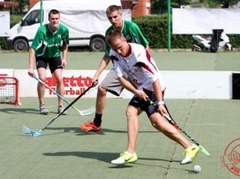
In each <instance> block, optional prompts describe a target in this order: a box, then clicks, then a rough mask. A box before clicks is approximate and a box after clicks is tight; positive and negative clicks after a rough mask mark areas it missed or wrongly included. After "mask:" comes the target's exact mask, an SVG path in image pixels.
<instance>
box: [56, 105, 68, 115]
mask: <svg viewBox="0 0 240 179" xmlns="http://www.w3.org/2000/svg"><path fill="white" fill-rule="evenodd" d="M63 110H64V107H63V106H58V112H57V113H58V114H60V113H61V112H63ZM66 114H67V113H66V111H64V113H63V115H66Z"/></svg>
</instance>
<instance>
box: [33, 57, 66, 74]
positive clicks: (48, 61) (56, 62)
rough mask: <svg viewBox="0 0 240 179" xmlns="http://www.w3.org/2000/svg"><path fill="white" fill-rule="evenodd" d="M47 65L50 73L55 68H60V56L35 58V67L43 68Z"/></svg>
mask: <svg viewBox="0 0 240 179" xmlns="http://www.w3.org/2000/svg"><path fill="white" fill-rule="evenodd" d="M47 65H49V68H50V71H51V73H53V72H54V71H55V70H56V69H59V68H62V60H61V57H55V58H43V57H37V58H36V66H37V68H45V69H46V68H47Z"/></svg>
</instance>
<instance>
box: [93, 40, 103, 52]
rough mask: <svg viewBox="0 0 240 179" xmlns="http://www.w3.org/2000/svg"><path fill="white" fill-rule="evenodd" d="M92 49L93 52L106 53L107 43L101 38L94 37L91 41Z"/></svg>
mask: <svg viewBox="0 0 240 179" xmlns="http://www.w3.org/2000/svg"><path fill="white" fill-rule="evenodd" d="M90 48H91V49H92V50H93V51H104V50H105V41H104V39H103V38H101V37H94V38H93V39H91V41H90Z"/></svg>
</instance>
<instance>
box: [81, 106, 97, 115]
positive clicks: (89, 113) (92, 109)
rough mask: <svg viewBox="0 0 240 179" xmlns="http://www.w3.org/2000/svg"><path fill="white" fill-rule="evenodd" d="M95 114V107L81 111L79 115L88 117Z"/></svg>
mask: <svg viewBox="0 0 240 179" xmlns="http://www.w3.org/2000/svg"><path fill="white" fill-rule="evenodd" d="M94 112H95V107H94V106H91V107H90V108H88V109H84V110H81V111H79V115H80V116H88V115H91V114H92V113H94Z"/></svg>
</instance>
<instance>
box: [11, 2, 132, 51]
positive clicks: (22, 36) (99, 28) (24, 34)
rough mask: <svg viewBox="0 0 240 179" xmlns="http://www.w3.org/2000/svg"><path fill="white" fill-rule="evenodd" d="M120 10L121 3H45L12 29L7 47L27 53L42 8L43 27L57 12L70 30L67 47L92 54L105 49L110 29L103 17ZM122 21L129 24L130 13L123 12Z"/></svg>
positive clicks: (38, 24)
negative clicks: (84, 48) (113, 7)
mask: <svg viewBox="0 0 240 179" xmlns="http://www.w3.org/2000/svg"><path fill="white" fill-rule="evenodd" d="M113 4H114V5H118V6H121V1H120V0H86V1H83V0H44V1H42V5H41V4H40V2H38V3H37V4H35V5H34V6H33V7H32V8H31V9H30V10H29V11H28V13H27V14H26V15H25V16H24V17H23V19H22V20H21V22H19V23H18V24H16V25H14V26H13V27H12V28H11V29H10V31H9V34H8V35H9V36H8V38H7V40H8V44H9V46H11V48H13V49H14V50H16V51H22V50H27V49H28V48H29V47H30V46H31V43H32V41H33V38H34V36H35V34H36V32H37V29H38V28H39V26H40V19H41V18H40V17H41V11H40V9H41V7H42V24H46V23H48V22H49V21H48V13H49V11H50V10H51V9H57V10H59V11H60V21H61V23H62V24H64V25H66V26H67V27H68V29H69V46H90V48H91V49H92V50H94V51H103V50H104V48H105V40H104V35H105V31H106V29H107V28H108V27H109V26H110V25H111V24H110V22H109V21H108V19H107V17H106V13H105V11H106V8H107V7H108V6H109V5H113ZM123 18H124V19H126V20H131V11H130V10H123Z"/></svg>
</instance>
